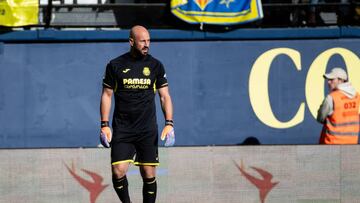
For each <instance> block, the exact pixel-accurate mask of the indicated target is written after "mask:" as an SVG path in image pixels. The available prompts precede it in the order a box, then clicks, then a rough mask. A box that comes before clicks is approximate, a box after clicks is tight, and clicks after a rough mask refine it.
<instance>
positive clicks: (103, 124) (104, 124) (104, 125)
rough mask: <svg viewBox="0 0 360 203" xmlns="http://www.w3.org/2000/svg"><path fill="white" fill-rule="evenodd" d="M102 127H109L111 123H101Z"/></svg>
mask: <svg viewBox="0 0 360 203" xmlns="http://www.w3.org/2000/svg"><path fill="white" fill-rule="evenodd" d="M101 127H102V128H103V127H109V121H101Z"/></svg>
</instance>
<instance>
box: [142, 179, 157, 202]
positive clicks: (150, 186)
mask: <svg viewBox="0 0 360 203" xmlns="http://www.w3.org/2000/svg"><path fill="white" fill-rule="evenodd" d="M143 181H144V185H143V203H155V200H156V189H157V185H156V179H155V177H153V178H143Z"/></svg>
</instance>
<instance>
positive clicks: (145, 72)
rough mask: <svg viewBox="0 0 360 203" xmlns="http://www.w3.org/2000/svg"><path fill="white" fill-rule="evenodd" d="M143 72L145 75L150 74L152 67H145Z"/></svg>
mask: <svg viewBox="0 0 360 203" xmlns="http://www.w3.org/2000/svg"><path fill="white" fill-rule="evenodd" d="M143 74H144V75H145V76H149V75H150V68H149V67H144V69H143Z"/></svg>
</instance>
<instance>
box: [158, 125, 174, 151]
mask: <svg viewBox="0 0 360 203" xmlns="http://www.w3.org/2000/svg"><path fill="white" fill-rule="evenodd" d="M165 139H166V141H165V147H172V146H174V144H175V131H174V127H173V126H171V125H165V127H164V129H163V131H162V133H161V140H165Z"/></svg>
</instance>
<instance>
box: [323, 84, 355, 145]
mask: <svg viewBox="0 0 360 203" xmlns="http://www.w3.org/2000/svg"><path fill="white" fill-rule="evenodd" d="M330 95H331V97H332V98H333V101H334V111H333V114H332V115H330V116H328V117H327V118H326V121H325V124H324V126H323V130H322V133H321V137H320V144H358V137H359V125H360V124H359V104H360V96H359V94H358V93H356V96H355V97H354V98H352V99H350V98H349V97H347V96H346V95H344V93H342V92H341V91H340V90H336V91H333V92H332V93H330Z"/></svg>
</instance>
